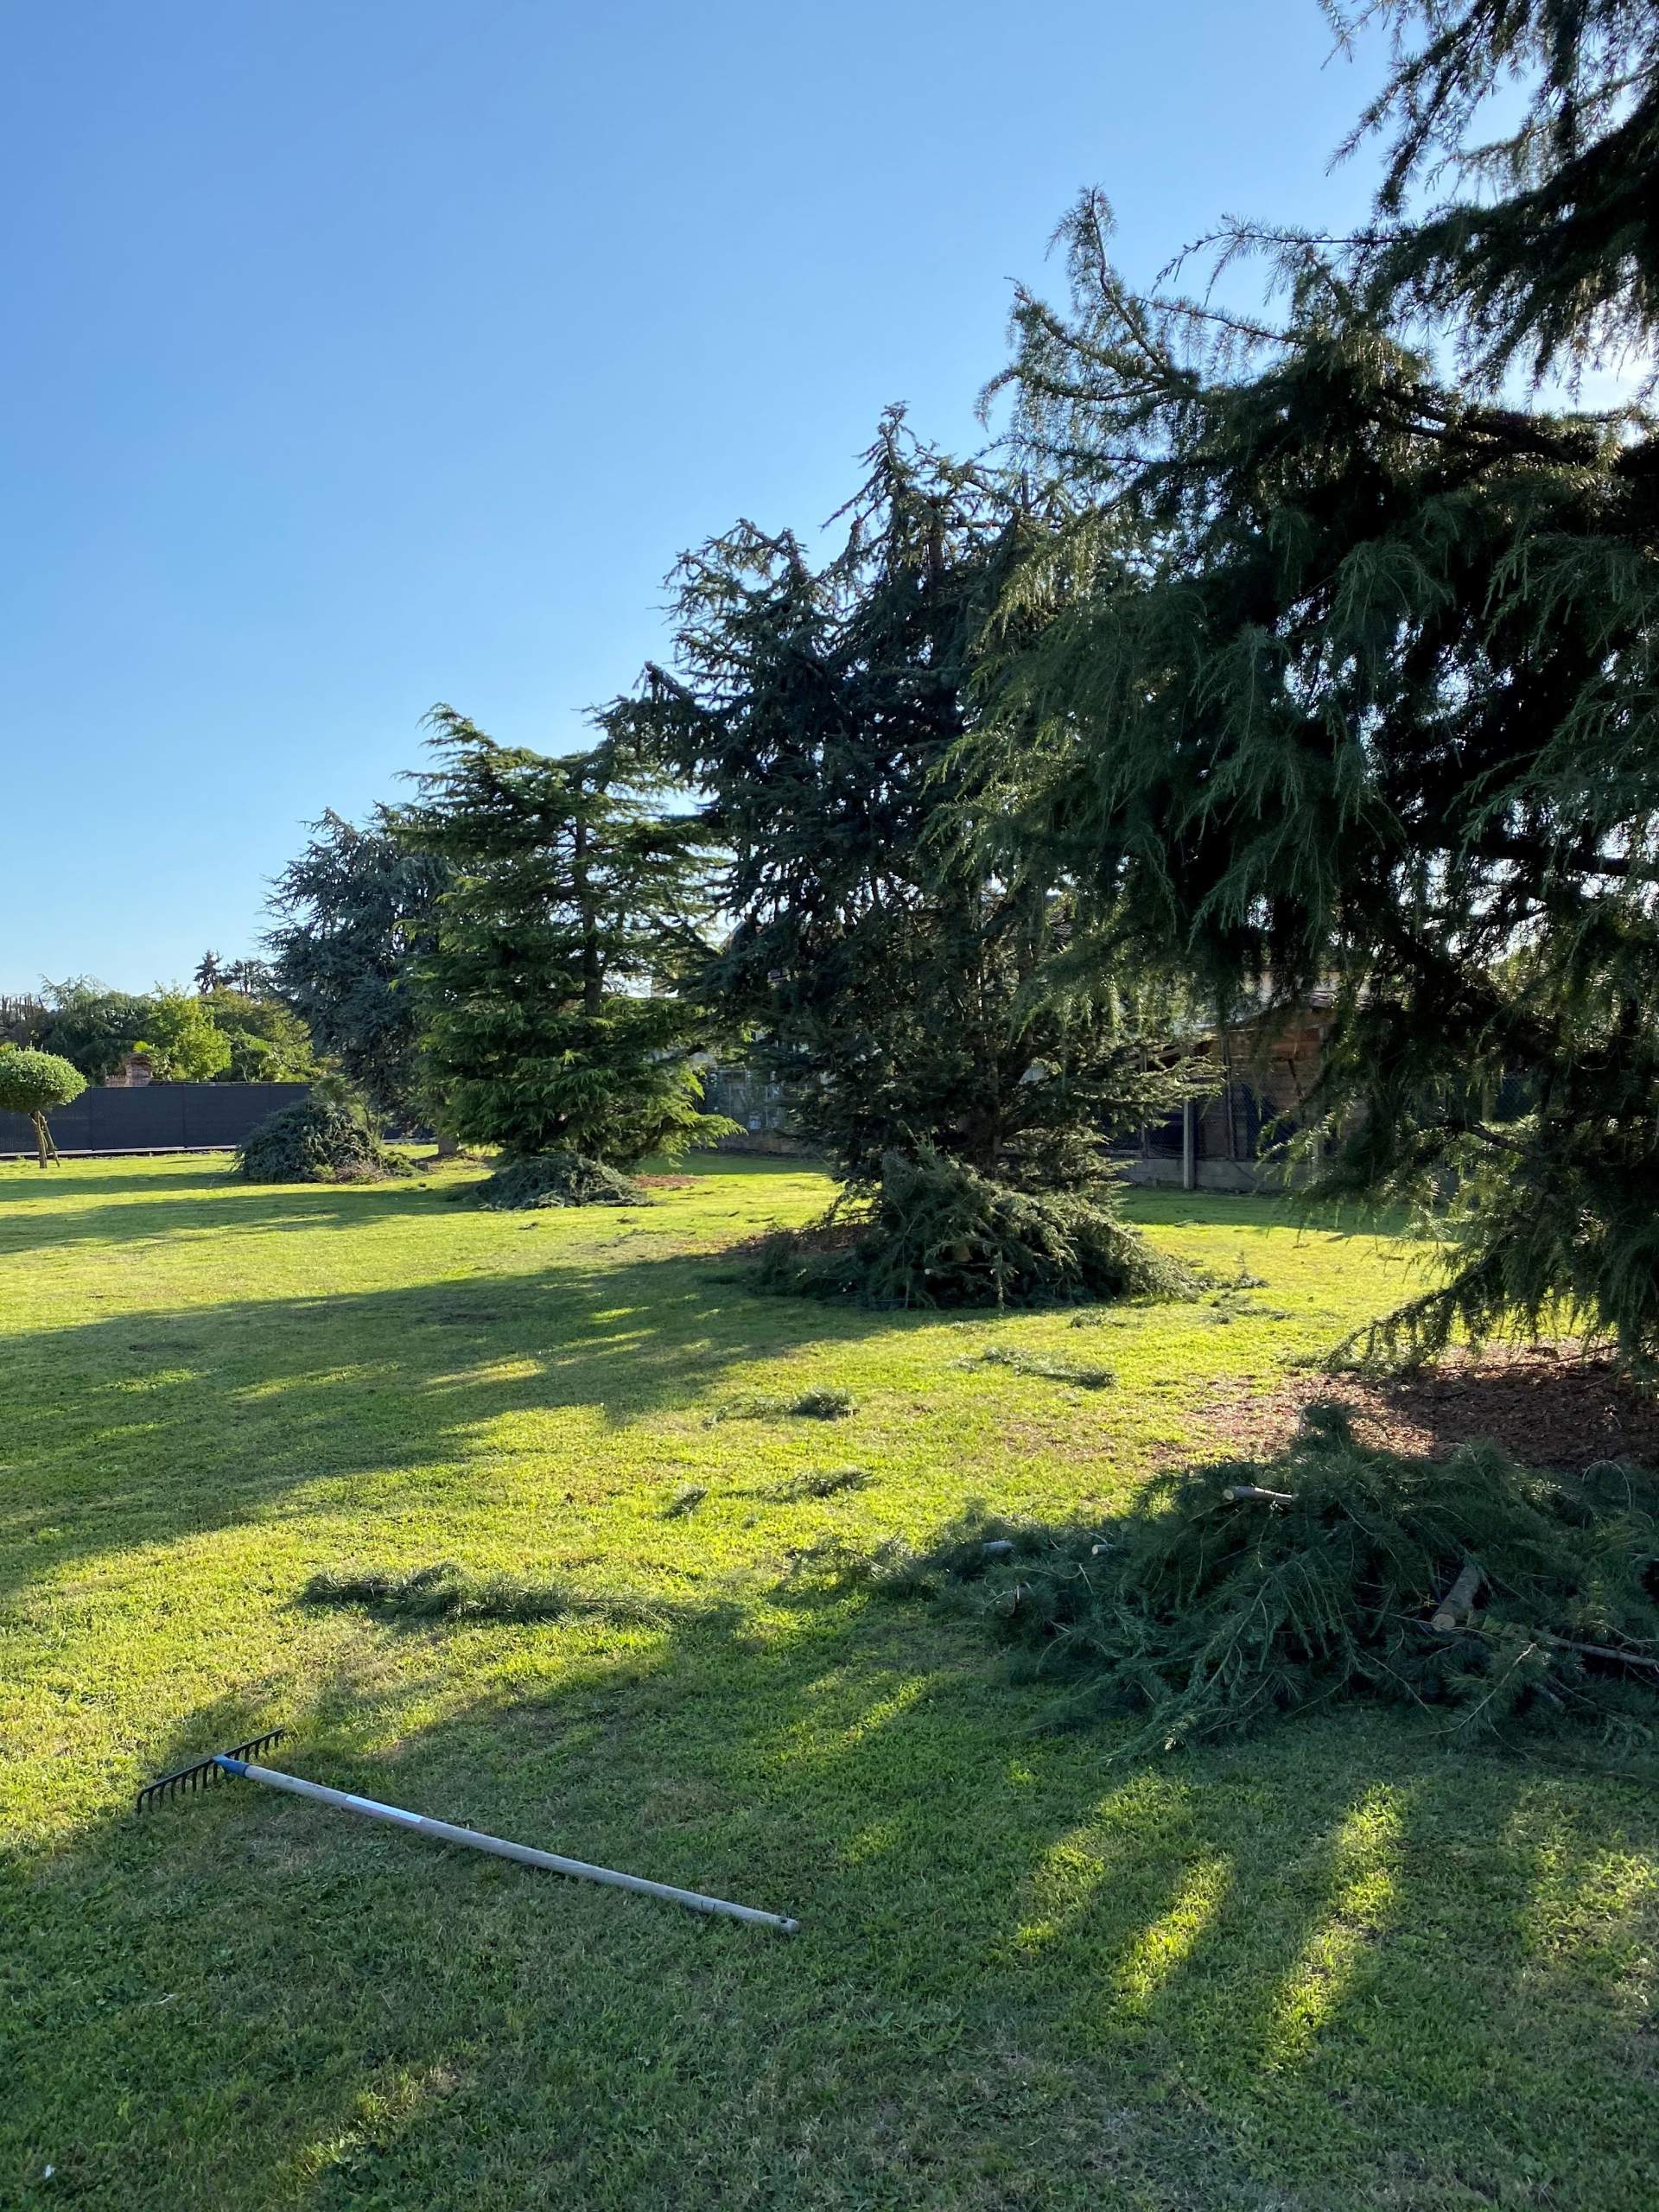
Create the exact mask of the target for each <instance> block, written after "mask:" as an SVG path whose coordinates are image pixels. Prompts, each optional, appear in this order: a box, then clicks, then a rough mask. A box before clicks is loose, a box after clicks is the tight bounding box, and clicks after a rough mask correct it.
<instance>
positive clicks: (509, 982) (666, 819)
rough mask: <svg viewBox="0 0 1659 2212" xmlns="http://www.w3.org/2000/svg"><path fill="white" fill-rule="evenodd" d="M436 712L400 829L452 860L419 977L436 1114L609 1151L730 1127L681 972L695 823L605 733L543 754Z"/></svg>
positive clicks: (624, 1159)
mask: <svg viewBox="0 0 1659 2212" xmlns="http://www.w3.org/2000/svg"><path fill="white" fill-rule="evenodd" d="M432 720H433V722H434V724H435V728H436V736H435V740H434V742H435V746H436V747H437V750H438V752H439V753H440V754H441V756H442V766H440V767H439V768H437V769H435V770H434V771H433V772H431V773H429V774H428V775H426V776H424V777H423V779H422V797H421V798H420V800H419V802H418V803H417V804H415V805H413V806H411V807H410V808H408V809H407V810H404V813H403V814H402V816H401V817H400V818H399V834H400V835H401V836H403V838H404V840H405V842H407V843H408V845H409V847H410V849H411V850H414V851H417V852H422V853H426V854H429V855H433V856H434V857H435V859H437V860H438V861H442V863H443V865H444V867H445V868H446V869H447V870H448V885H447V888H446V889H445V890H444V892H443V893H442V897H441V898H440V899H439V900H438V902H437V906H436V915H435V924H436V926H435V944H434V946H433V949H432V950H431V951H430V952H429V954H428V955H427V957H426V958H425V959H424V961H423V963H422V964H421V966H420V969H419V971H418V982H417V991H418V996H419V1001H420V1006H421V1009H422V1013H423V1050H424V1054H425V1058H426V1063H427V1068H428V1075H429V1083H430V1084H431V1087H432V1089H433V1090H434V1092H435V1094H436V1095H437V1096H439V1097H441V1098H442V1101H443V1102H444V1103H443V1113H444V1116H445V1119H446V1122H447V1124H448V1127H449V1128H452V1129H453V1131H454V1134H455V1135H457V1136H460V1137H461V1138H463V1139H464V1140H466V1141H467V1142H469V1143H477V1144H489V1145H499V1146H500V1147H503V1148H504V1150H505V1151H506V1152H507V1153H508V1154H512V1155H515V1156H535V1155H541V1154H579V1155H581V1156H582V1157H583V1158H585V1159H587V1160H594V1161H598V1162H601V1163H603V1164H604V1165H606V1166H617V1167H627V1166H632V1165H633V1164H634V1163H635V1162H637V1161H639V1160H642V1159H644V1158H645V1156H646V1155H647V1154H651V1153H657V1152H663V1153H670V1154H673V1153H677V1152H681V1151H683V1150H684V1149H685V1148H686V1147H688V1146H690V1145H695V1144H699V1143H704V1142H709V1141H713V1140H714V1139H715V1138H717V1137H719V1136H720V1135H723V1134H724V1133H725V1132H726V1131H727V1129H728V1128H730V1127H731V1124H730V1123H728V1122H724V1121H722V1120H721V1118H720V1117H719V1116H712V1115H708V1114H705V1113H704V1112H703V1111H702V1085H701V1082H700V1080H699V1077H698V1076H697V1073H696V1068H695V1067H694V1065H692V1059H693V1054H694V1053H695V1052H696V1048H697V1047H698V1046H699V1045H700V1044H701V1043H702V1041H703V1039H704V1038H705V1036H706V1034H707V1033H708V1029H709V1023H708V1020H707V1018H706V1016H705V1015H704V1014H702V1011H701V1009H700V1008H699V1007H697V1005H696V1002H695V1001H694V1000H693V999H691V998H690V997H688V996H686V995H682V994H681V993H680V992H679V991H678V990H677V988H675V986H676V985H677V982H679V980H680V978H681V976H682V975H683V972H684V970H685V969H686V968H687V966H688V964H689V963H691V962H692V961H693V960H700V959H704V958H706V957H708V953H709V945H708V944H707V942H706V940H705V938H704V936H703V933H702V931H703V921H704V918H705V912H706V900H705V898H704V895H703V891H702V878H703V874H704V863H703V860H702V853H701V832H700V829H699V827H698V825H697V824H696V822H694V821H693V820H692V819H691V818H690V817H689V816H685V815H675V814H672V813H670V812H667V811H665V810H663V809H661V808H659V807H658V806H657V805H655V804H652V801H651V799H650V798H649V797H647V796H645V795H643V794H642V793H641V791H639V788H638V787H637V782H634V783H631V782H630V780H629V779H628V777H627V775H626V772H624V770H623V768H622V766H621V765H620V762H619V760H618V757H617V755H616V753H615V752H614V751H613V748H612V747H609V746H601V747H597V748H595V749H594V750H593V751H590V752H586V753H572V754H569V755H568V756H565V757H563V758H561V759H557V760H552V759H548V758H546V757H544V756H543V755H542V754H540V753H531V752H524V751H512V750H509V749H507V748H506V747H502V746H498V745H497V744H495V743H494V742H493V741H492V740H491V739H490V738H488V737H486V736H485V735H484V734H483V733H482V732H481V731H480V730H478V729H476V728H474V726H473V725H472V723H470V722H469V721H467V720H466V718H465V717H464V716H463V715H458V714H456V713H455V712H454V710H453V709H450V708H447V707H441V708H439V709H436V710H435V713H434V715H433V717H432Z"/></svg>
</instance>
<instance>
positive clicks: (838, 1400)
mask: <svg viewBox="0 0 1659 2212" xmlns="http://www.w3.org/2000/svg"><path fill="white" fill-rule="evenodd" d="M857 1410H858V1401H857V1399H856V1398H855V1397H854V1395H853V1394H852V1392H851V1391H850V1390H842V1389H835V1388H821V1389H813V1390H803V1391H801V1392H800V1393H799V1395H798V1396H796V1397H793V1398H785V1397H783V1396H781V1395H771V1396H769V1395H765V1394H761V1395H753V1396H750V1397H747V1398H728V1400H727V1401H726V1403H725V1404H724V1405H723V1406H716V1407H715V1409H714V1411H713V1412H712V1413H711V1414H709V1424H710V1426H712V1425H713V1424H714V1423H715V1422H716V1421H779V1420H781V1419H783V1418H785V1416H789V1417H791V1418H793V1419H795V1420H798V1421H845V1420H847V1418H848V1417H849V1414H854V1413H856V1411H857Z"/></svg>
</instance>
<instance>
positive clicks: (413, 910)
mask: <svg viewBox="0 0 1659 2212" xmlns="http://www.w3.org/2000/svg"><path fill="white" fill-rule="evenodd" d="M445 877H446V871H445V868H444V867H443V864H442V861H437V860H435V858H434V857H433V856H432V855H430V854H427V853H416V852H410V850H409V849H407V847H406V846H405V845H404V843H403V842H401V841H400V840H399V839H398V837H397V835H396V833H395V829H394V817H393V815H392V812H391V809H390V808H387V807H378V808H377V809H376V810H375V813H374V815H373V817H372V819H371V821H370V822H369V823H368V824H367V826H366V827H365V828H363V829H359V828H357V827H356V826H355V825H353V823H349V822H346V821H343V820H342V819H341V818H340V816H339V815H337V814H333V813H329V814H325V815H324V816H323V817H322V819H321V821H320V822H316V823H313V824H312V827H311V837H310V842H308V844H307V846H306V849H305V850H304V851H303V852H302V854H301V855H299V857H298V858H297V859H296V860H294V861H290V862H289V865H288V867H287V868H284V869H283V873H282V874H281V875H280V876H278V878H277V882H276V885H275V887H274V889H273V891H272V894H271V901H270V903H271V907H272V910H273V912H275V913H276V914H277V917H278V918H277V925H276V926H275V927H274V928H273V929H272V930H271V931H270V935H269V938H267V943H268V944H269V945H270V950H271V953H272V955H273V959H274V975H275V980H276V988H277V991H278V993H279V994H280V995H281V996H282V997H283V999H284V1000H285V1001H287V1003H288V1004H289V1006H290V1007H292V1008H293V1009H294V1011H295V1013H296V1014H298V1015H299V1016H300V1017H301V1019H302V1020H303V1022H304V1023H305V1025H306V1027H307V1028H308V1030H309V1031H310V1033H311V1041H312V1043H313V1044H314V1046H315V1048H316V1050H317V1051H318V1052H322V1053H325V1054H327V1057H328V1058H330V1059H331V1060H334V1061H335V1062H337V1063H338V1065H340V1068H341V1069H343V1070H344V1071H345V1073H346V1075H347V1076H348V1077H350V1078H351V1080H352V1081H353V1083H356V1084H360V1085H361V1086H362V1088H363V1090H365V1093H366V1094H367V1096H368V1097H369V1099H370V1101H371V1103H372V1105H373V1108H374V1110H375V1111H376V1112H377V1113H378V1114H381V1115H384V1116H387V1117H388V1118H389V1119H390V1120H391V1121H392V1122H394V1123H398V1122H402V1123H411V1122H420V1121H422V1120H423V1119H424V1118H425V1109H424V1104H423V1099H422V1096H421V1084H420V1072H421V1071H420V1064H419V1052H418V1043H419V1036H418V1025H417V1020H416V1006H415V999H414V994H413V990H412V988H411V982H412V978H413V973H414V969H415V968H416V964H417V963H418V962H419V961H420V960H421V958H422V957H423V955H424V954H425V953H426V951H427V950H429V947H430V944H431V942H432V931H433V926H434V923H433V909H434V906H435V902H436V899H437V896H438V893H439V892H440V891H441V890H442V887H443V884H444V881H445ZM210 957H211V956H210Z"/></svg>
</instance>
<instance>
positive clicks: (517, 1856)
mask: <svg viewBox="0 0 1659 2212" xmlns="http://www.w3.org/2000/svg"><path fill="white" fill-rule="evenodd" d="M287 1732H288V1731H287V1730H286V1729H285V1728H272V1729H269V1730H268V1731H267V1732H266V1733H265V1734H264V1735H263V1736H251V1737H250V1738H248V1740H247V1742H246V1743H245V1744H237V1745H233V1746H232V1748H231V1750H229V1751H213V1752H211V1753H210V1754H209V1755H208V1757H207V1758H205V1759H198V1760H197V1761H196V1763H195V1764H194V1766H182V1767H180V1768H179V1770H177V1772H176V1773H174V1774H164V1775H162V1776H161V1777H159V1779H158V1780H156V1781H155V1782H148V1783H145V1784H144V1787H143V1789H141V1790H140V1791H139V1792H138V1803H137V1809H138V1811H139V1812H141V1813H142V1812H145V1811H147V1810H148V1809H149V1807H150V1806H152V1805H157V1804H159V1803H160V1802H162V1799H163V1798H167V1797H177V1796H183V1795H184V1793H185V1792H186V1791H188V1790H194V1789H210V1788H211V1787H212V1786H213V1783H217V1782H222V1781H223V1780H224V1779H225V1777H226V1776H227V1775H230V1776H233V1777H237V1778H238V1779H239V1780H241V1781H244V1782H263V1783H264V1785H265V1787H266V1788H267V1789H283V1790H286V1791H287V1792H288V1793H289V1796H294V1797H308V1798H310V1799H311V1800H312V1801H313V1802H314V1803H316V1804H319V1805H337V1806H338V1807H339V1808H340V1810H341V1811H342V1812H346V1813H360V1814H361V1815H363V1817H364V1818H365V1820H371V1821H391V1823H392V1824H393V1825H394V1826H395V1827H402V1828H413V1829H415V1830H416V1832H417V1833H418V1834H421V1835H429V1836H435V1838H436V1839H437V1840H438V1841H439V1842H441V1843H461V1844H465V1845H466V1847H467V1849H468V1850H469V1851H486V1852H488V1853H490V1854H491V1856H492V1857H493V1858H496V1859H514V1860H516V1861H517V1862H518V1865H519V1866H540V1867H543V1868H545V1869H546V1870H547V1872H550V1873H553V1874H574V1875H575V1876H577V1877H578V1878H580V1879H581V1880H582V1881H585V1882H603V1883H605V1884H606V1885H607V1886H608V1887H609V1888H611V1889H613V1890H632V1891H636V1892H637V1894H638V1895H639V1896H640V1897H665V1898H666V1899H667V1900H668V1902H669V1903H670V1904H683V1905H685V1906H687V1907H688V1908H689V1909H690V1910H691V1911H692V1912H706V1913H713V1914H716V1915H720V1916H723V1917H725V1918H726V1919H728V1920H747V1921H748V1922H750V1923H752V1924H753V1926H754V1927H757V1928H773V1929H777V1931H778V1933H779V1935H780V1936H793V1935H795V1934H797V1933H798V1930H799V1928H800V1923H799V1921H798V1920H789V1919H786V1918H785V1916H784V1915H783V1914H782V1913H777V1912H761V1911H759V1910H757V1909H756V1908H755V1907H754V1906H753V1905H747V1904H731V1903H730V1902H729V1900H728V1899H727V1898H725V1897H704V1896H703V1894H702V1891H699V1890H677V1889H676V1888H675V1887H674V1886H673V1885H672V1884H671V1883H668V1882H648V1881H646V1880H645V1878H644V1877H643V1876H642V1875H639V1874H619V1873H618V1872H615V1870H614V1869H613V1868H612V1867H609V1866H588V1863H587V1861H586V1860H585V1859H563V1858H561V1857H560V1856H559V1854H558V1853H556V1852H553V1851H537V1850H536V1849H535V1848H533V1847H532V1846H531V1845H530V1844H527V1843H508V1842H507V1841H506V1840H505V1839H504V1838H503V1837H501V1836H499V1835H485V1834H482V1833H481V1832H480V1830H478V1829H477V1828H468V1827H457V1826H456V1825H455V1823H454V1821H435V1820H429V1818H428V1817H427V1815H425V1814H423V1813H407V1812H405V1811H404V1809H403V1808H402V1807H401V1806H398V1805H383V1804H381V1803H380V1802H379V1801H378V1799H376V1798H373V1797H357V1796H353V1794H352V1792H351V1791H350V1790H348V1789H329V1788H328V1787H327V1784H326V1783H321V1782H308V1781H306V1779H305V1778H304V1777H303V1776H302V1775H297V1774H283V1772H281V1770H279V1769H277V1768H276V1767H270V1766H260V1765H258V1764H257V1763H256V1755H257V1753H258V1752H260V1751H269V1750H270V1746H271V1745H273V1744H277V1743H280V1742H281V1741H282V1739H283V1737H284V1736H285V1735H286V1734H287Z"/></svg>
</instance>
